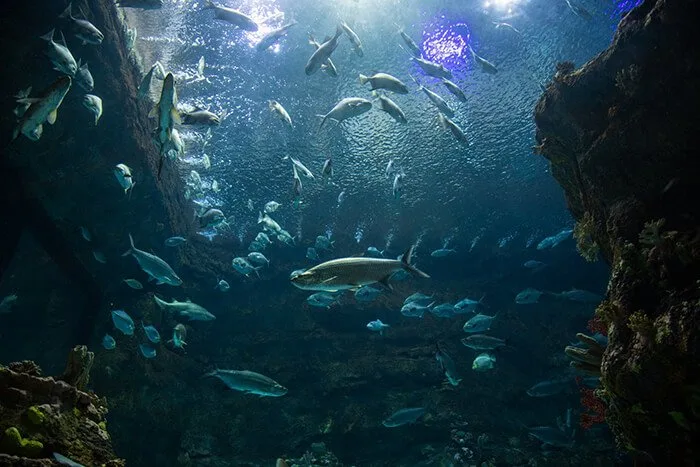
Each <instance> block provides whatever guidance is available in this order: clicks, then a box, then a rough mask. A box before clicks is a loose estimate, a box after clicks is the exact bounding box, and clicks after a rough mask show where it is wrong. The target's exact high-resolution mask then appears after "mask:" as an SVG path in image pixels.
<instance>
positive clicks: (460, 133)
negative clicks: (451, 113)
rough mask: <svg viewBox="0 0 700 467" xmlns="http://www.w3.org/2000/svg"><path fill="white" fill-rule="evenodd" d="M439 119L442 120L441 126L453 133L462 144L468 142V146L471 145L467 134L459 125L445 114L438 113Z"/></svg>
mask: <svg viewBox="0 0 700 467" xmlns="http://www.w3.org/2000/svg"><path fill="white" fill-rule="evenodd" d="M438 120H439V122H440V126H441V127H443V128H444V129H445V130H447V131H449V132H450V133H452V136H454V137H455V138H456V139H457V141H459V142H460V143H462V144H466V145H467V146H468V145H469V140H468V139H467V135H465V134H464V130H462V129H461V128H460V127H459V125H457V124H456V123H455V122H453V121H452V120H450V119H449V118H448V117H447V116H445V115H443V114H438Z"/></svg>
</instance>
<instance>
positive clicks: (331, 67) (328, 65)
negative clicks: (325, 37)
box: [309, 34, 338, 78]
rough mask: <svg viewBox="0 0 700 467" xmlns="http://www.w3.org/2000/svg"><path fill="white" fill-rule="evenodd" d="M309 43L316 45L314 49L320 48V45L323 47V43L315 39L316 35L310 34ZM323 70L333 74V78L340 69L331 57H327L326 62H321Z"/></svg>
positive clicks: (330, 74)
mask: <svg viewBox="0 0 700 467" xmlns="http://www.w3.org/2000/svg"><path fill="white" fill-rule="evenodd" d="M309 44H311V45H313V46H314V49H316V50H318V48H319V47H321V44H319V43H318V41H316V39H314V36H312V35H311V34H309ZM321 70H323V71H324V72H325V73H326V74H327V75H329V76H332V77H333V78H337V77H338V70H337V69H336V67H335V64H334V63H333V60H331V59H330V58H328V59H326V61H325V62H323V63H322V64H321Z"/></svg>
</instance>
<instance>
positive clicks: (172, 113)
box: [170, 107, 182, 125]
mask: <svg viewBox="0 0 700 467" xmlns="http://www.w3.org/2000/svg"><path fill="white" fill-rule="evenodd" d="M170 118H172V119H173V122H175V123H177V124H178V125H180V124H182V117H180V112H178V111H177V108H176V107H173V108H172V109H170Z"/></svg>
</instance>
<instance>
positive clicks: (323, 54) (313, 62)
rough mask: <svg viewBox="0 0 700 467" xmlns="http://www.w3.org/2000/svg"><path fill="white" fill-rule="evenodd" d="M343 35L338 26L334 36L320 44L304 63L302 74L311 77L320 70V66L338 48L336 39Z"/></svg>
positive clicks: (341, 29)
mask: <svg viewBox="0 0 700 467" xmlns="http://www.w3.org/2000/svg"><path fill="white" fill-rule="evenodd" d="M342 34H343V28H341V27H340V26H338V29H336V31H335V35H334V36H333V37H332V38H330V39H328V40H327V41H326V42H324V43H323V44H321V45H320V46H319V47H318V48H317V49H316V50H315V51H314V53H313V54H311V57H309V61H308V62H306V67H304V73H306V74H307V75H312V74H314V73H316V72H317V71H318V69H319V68H321V65H323V64H324V63H326V60H328V59H330V58H331V54H332V53H333V51H334V50H335V49H336V47H338V38H339V37H340V36H341V35H342Z"/></svg>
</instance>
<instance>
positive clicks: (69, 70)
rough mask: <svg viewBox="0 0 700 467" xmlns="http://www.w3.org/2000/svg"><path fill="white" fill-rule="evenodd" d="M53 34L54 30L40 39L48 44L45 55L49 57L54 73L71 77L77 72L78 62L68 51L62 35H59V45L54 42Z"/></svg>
mask: <svg viewBox="0 0 700 467" xmlns="http://www.w3.org/2000/svg"><path fill="white" fill-rule="evenodd" d="M53 33H54V30H53V29H52V30H51V31H49V32H48V33H46V34H44V35H43V36H41V38H42V39H44V40H45V41H46V42H48V47H47V49H46V55H47V56H48V57H49V60H51V63H52V64H53V66H54V69H55V70H56V71H60V72H61V73H65V74H67V75H69V76H73V75H75V72H76V71H78V62H76V61H75V58H74V57H73V54H72V53H70V50H68V47H67V46H66V39H65V37H63V33H61V43H58V42H54V40H53Z"/></svg>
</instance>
